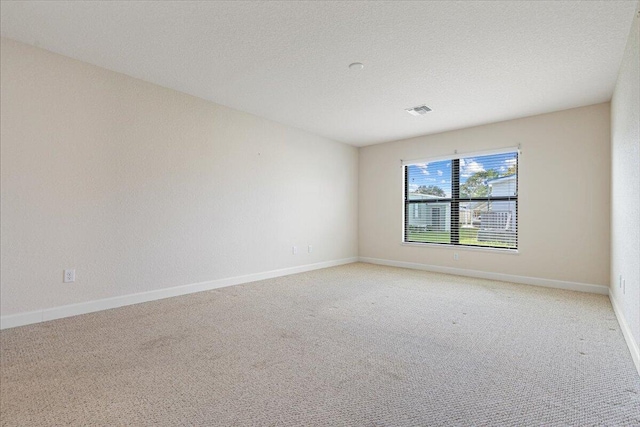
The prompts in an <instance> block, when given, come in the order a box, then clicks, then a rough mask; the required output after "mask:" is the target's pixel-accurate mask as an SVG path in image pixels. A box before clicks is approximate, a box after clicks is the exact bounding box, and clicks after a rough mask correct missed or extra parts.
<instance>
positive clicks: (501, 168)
mask: <svg viewBox="0 0 640 427" xmlns="http://www.w3.org/2000/svg"><path fill="white" fill-rule="evenodd" d="M515 162H516V153H503V154H492V155H490V156H477V157H464V158H461V159H460V183H461V184H464V183H465V182H466V181H467V179H468V178H469V177H470V176H472V175H473V174H474V173H476V172H481V171H486V170H489V169H495V170H497V171H498V173H500V175H502V174H504V173H505V172H506V171H507V169H509V166H511V165H513V164H515ZM408 170H409V191H415V189H416V188H418V187H419V186H421V185H425V186H429V185H435V186H438V187H440V188H442V189H443V190H444V192H445V193H446V194H447V197H451V160H442V161H439V162H430V163H422V164H416V165H410V166H409V167H408Z"/></svg>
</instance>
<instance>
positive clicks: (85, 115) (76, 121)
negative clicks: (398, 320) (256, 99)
mask: <svg viewBox="0 0 640 427" xmlns="http://www.w3.org/2000/svg"><path fill="white" fill-rule="evenodd" d="M1 49H2V55H1V60H2V61H1V62H2V63H1V78H2V80H1V85H2V86H1V135H0V138H1V161H2V164H1V168H2V179H1V192H2V212H1V213H2V215H1V238H2V241H1V253H2V258H1V263H2V269H1V281H0V296H1V306H0V309H1V313H2V315H10V314H14V313H21V312H26V311H31V310H40V309H43V308H49V307H56V306H60V305H65V304H71V303H77V302H83V301H89V300H95V299H101V298H106V297H113V296H120V295H126V294H131V293H136V292H144V291H149V290H157V289H163V288H166V287H172V286H178V285H184V284H191V283H196V282H201V281H208V280H214V279H218V278H225V277H233V276H239V275H245V274H250V273H256V272H264V271H269V270H274V269H280V268H286V267H292V266H299V265H304V264H311V263H317V262H322V261H329V260H336V259H342V258H347V257H354V256H357V235H356V224H357V179H358V176H357V167H358V163H357V162H358V155H357V149H356V148H353V147H350V146H347V145H344V144H340V143H336V142H332V141H329V140H326V139H324V138H321V137H318V136H314V135H311V134H308V133H306V132H303V131H300V130H296V129H292V128H289V127H286V126H282V125H280V124H277V123H273V122H270V121H268V120H265V119H261V118H258V117H255V116H252V115H249V114H245V113H242V112H238V111H235V110H231V109H229V108H225V107H222V106H218V105H214V104H211V103H209V102H206V101H203V100H201V99H198V98H195V97H191V96H187V95H184V94H181V93H178V92H175V91H172V90H168V89H164V88H162V87H158V86H155V85H152V84H149V83H145V82H143V81H140V80H136V79H133V78H130V77H127V76H125V75H122V74H118V73H114V72H110V71H107V70H104V69H101V68H98V67H95V66H92V65H88V64H85V63H82V62H78V61H75V60H72V59H69V58H66V57H63V56H59V55H56V54H53V53H49V52H46V51H43V50H40V49H37V48H34V47H30V46H27V45H24V44H19V43H17V42H14V41H11V40H6V39H3V40H2V46H1ZM308 244H311V245H313V249H314V250H313V253H311V254H308V253H307V251H306V247H307V245H308ZM292 245H298V246H300V253H299V254H298V255H295V256H294V255H292V251H291V247H292ZM64 268H75V269H76V270H77V271H76V274H77V281H76V282H75V283H71V284H65V283H62V274H63V269H64Z"/></svg>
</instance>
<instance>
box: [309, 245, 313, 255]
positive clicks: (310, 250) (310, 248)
mask: <svg viewBox="0 0 640 427" xmlns="http://www.w3.org/2000/svg"><path fill="white" fill-rule="evenodd" d="M311 252H313V246H311V245H309V253H311Z"/></svg>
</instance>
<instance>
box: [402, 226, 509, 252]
mask: <svg viewBox="0 0 640 427" xmlns="http://www.w3.org/2000/svg"><path fill="white" fill-rule="evenodd" d="M459 241H460V244H461V245H472V246H495V247H499V248H514V246H513V245H512V244H511V243H508V242H500V241H496V242H479V241H478V229H477V228H461V229H460V231H459ZM407 242H419V243H451V233H449V232H448V231H422V230H420V231H418V230H408V231H407Z"/></svg>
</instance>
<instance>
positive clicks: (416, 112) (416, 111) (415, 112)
mask: <svg viewBox="0 0 640 427" xmlns="http://www.w3.org/2000/svg"><path fill="white" fill-rule="evenodd" d="M404 111H406V112H407V113H409V114H411V115H412V116H424V115H425V114H427V113H428V112H429V111H431V108H429V107H427V106H426V105H418V106H417V107H413V108H407V109H405V110H404Z"/></svg>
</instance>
